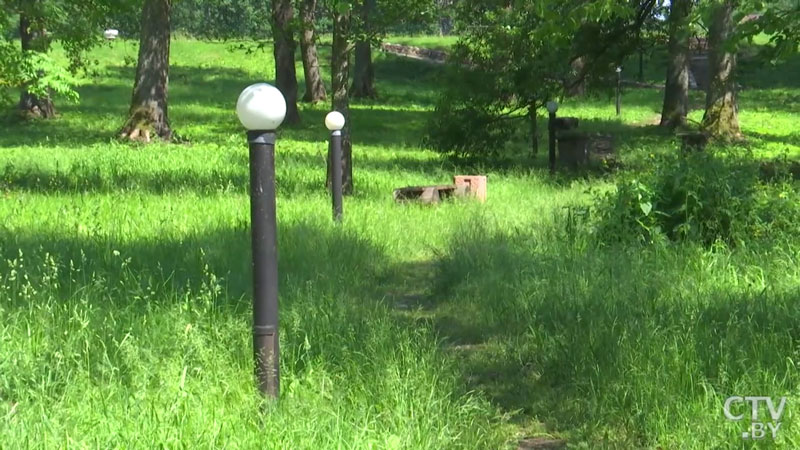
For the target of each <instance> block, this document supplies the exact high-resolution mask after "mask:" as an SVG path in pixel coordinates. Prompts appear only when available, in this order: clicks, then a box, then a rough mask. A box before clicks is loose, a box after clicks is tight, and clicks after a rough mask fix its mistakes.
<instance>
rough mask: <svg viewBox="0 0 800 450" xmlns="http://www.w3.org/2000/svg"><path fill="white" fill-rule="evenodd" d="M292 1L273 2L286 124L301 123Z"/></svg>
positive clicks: (277, 79)
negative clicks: (298, 108) (298, 104)
mask: <svg viewBox="0 0 800 450" xmlns="http://www.w3.org/2000/svg"><path fill="white" fill-rule="evenodd" d="M293 16H294V7H293V6H292V0H273V1H272V38H273V39H274V41H275V45H274V54H275V85H276V87H277V88H278V90H280V91H281V93H282V94H283V97H284V98H285V99H286V118H285V119H284V123H287V124H293V123H298V122H300V113H299V112H298V111H297V72H296V70H295V66H294V50H295V42H294V32H293V30H292V18H293Z"/></svg>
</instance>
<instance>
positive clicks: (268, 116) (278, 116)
mask: <svg viewBox="0 0 800 450" xmlns="http://www.w3.org/2000/svg"><path fill="white" fill-rule="evenodd" d="M236 115H238V116H239V121H240V122H242V125H243V126H244V127H245V128H247V129H248V130H250V131H275V130H276V129H278V127H279V126H281V124H282V123H283V119H284V118H285V117H286V99H284V98H283V94H281V91H279V90H278V88H276V87H275V86H273V85H271V84H267V83H257V84H254V85H251V86H248V87H247V88H245V90H243V91H242V93H241V94H240V95H239V100H238V101H237V102H236Z"/></svg>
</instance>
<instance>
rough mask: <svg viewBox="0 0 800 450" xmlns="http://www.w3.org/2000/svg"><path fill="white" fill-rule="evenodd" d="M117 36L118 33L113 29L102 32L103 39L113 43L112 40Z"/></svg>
mask: <svg viewBox="0 0 800 450" xmlns="http://www.w3.org/2000/svg"><path fill="white" fill-rule="evenodd" d="M117 36H119V31H117V30H115V29H113V28H111V29H108V30H106V31H104V32H103V37H105V38H106V39H108V40H109V41H113V40H114V39H116V38H117Z"/></svg>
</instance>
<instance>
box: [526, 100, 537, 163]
mask: <svg viewBox="0 0 800 450" xmlns="http://www.w3.org/2000/svg"><path fill="white" fill-rule="evenodd" d="M536 119H537V118H536V103H531V104H530V106H529V107H528V121H529V123H530V127H531V154H532V155H533V156H536V155H537V154H539V127H538V123H537V120H536Z"/></svg>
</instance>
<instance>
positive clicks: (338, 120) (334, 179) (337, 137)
mask: <svg viewBox="0 0 800 450" xmlns="http://www.w3.org/2000/svg"><path fill="white" fill-rule="evenodd" d="M325 127H326V128H328V130H330V132H331V144H330V147H329V153H328V160H329V161H330V164H331V197H332V199H333V220H334V221H336V222H341V221H342V128H344V116H343V115H342V113H340V112H339V111H331V112H330V113H328V115H327V116H325Z"/></svg>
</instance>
